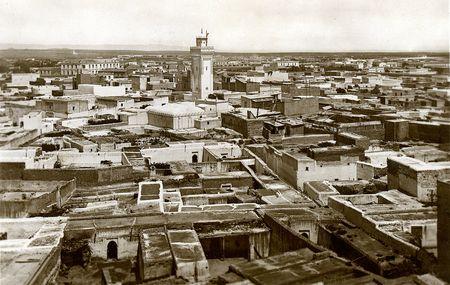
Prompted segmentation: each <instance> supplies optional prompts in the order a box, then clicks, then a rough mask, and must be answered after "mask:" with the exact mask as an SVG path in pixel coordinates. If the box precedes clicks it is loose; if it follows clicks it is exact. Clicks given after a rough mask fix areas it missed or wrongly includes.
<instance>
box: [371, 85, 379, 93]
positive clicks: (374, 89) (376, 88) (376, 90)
mask: <svg viewBox="0 0 450 285" xmlns="http://www.w3.org/2000/svg"><path fill="white" fill-rule="evenodd" d="M370 94H373V95H380V94H381V90H380V86H378V85H375V87H374V88H373V89H372V91H370Z"/></svg>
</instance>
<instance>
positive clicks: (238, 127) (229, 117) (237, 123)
mask: <svg viewBox="0 0 450 285" xmlns="http://www.w3.org/2000/svg"><path fill="white" fill-rule="evenodd" d="M222 126H223V127H225V128H229V129H232V130H235V131H236V132H238V133H241V134H242V135H243V136H244V137H246V138H250V137H253V136H262V130H263V121H262V120H259V119H247V118H243V117H240V116H236V115H234V114H230V113H222Z"/></svg>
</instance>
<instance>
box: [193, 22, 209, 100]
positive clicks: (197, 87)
mask: <svg viewBox="0 0 450 285" xmlns="http://www.w3.org/2000/svg"><path fill="white" fill-rule="evenodd" d="M213 55H214V47H212V46H208V32H206V33H205V34H203V30H202V32H201V34H200V36H198V37H197V38H196V46H193V47H191V57H192V65H191V90H192V93H193V95H194V98H195V99H205V98H207V97H208V95H209V94H211V93H213V86H214V85H213V70H212V68H213Z"/></svg>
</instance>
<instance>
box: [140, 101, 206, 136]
mask: <svg viewBox="0 0 450 285" xmlns="http://www.w3.org/2000/svg"><path fill="white" fill-rule="evenodd" d="M145 109H146V110H147V113H148V123H149V124H150V125H153V126H157V127H160V128H168V129H173V130H180V129H189V128H194V120H195V119H197V118H200V117H201V116H203V115H204V114H205V111H204V110H203V109H201V108H199V107H196V106H195V105H194V103H193V102H182V103H169V104H166V105H163V106H148V107H147V108H145Z"/></svg>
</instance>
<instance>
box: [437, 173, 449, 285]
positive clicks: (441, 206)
mask: <svg viewBox="0 0 450 285" xmlns="http://www.w3.org/2000/svg"><path fill="white" fill-rule="evenodd" d="M437 196H438V200H437V201H438V208H437V211H438V228H437V240H438V244H437V247H438V266H439V276H440V277H441V278H442V279H444V280H445V281H447V282H450V271H449V270H448V269H449V268H450V250H449V248H450V211H449V208H448V207H449V206H448V205H450V180H447V181H438V185H437Z"/></svg>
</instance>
